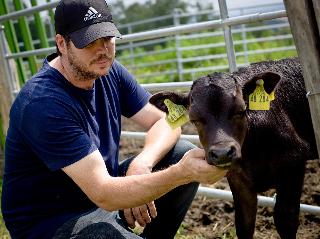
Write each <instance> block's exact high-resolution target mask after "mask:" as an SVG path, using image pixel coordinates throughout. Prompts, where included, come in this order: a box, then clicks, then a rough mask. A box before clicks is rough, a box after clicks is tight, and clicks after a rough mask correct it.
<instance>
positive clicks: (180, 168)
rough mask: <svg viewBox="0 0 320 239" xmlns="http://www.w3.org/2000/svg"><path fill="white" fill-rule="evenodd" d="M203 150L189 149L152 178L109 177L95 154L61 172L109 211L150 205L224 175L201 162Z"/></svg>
mask: <svg viewBox="0 0 320 239" xmlns="http://www.w3.org/2000/svg"><path fill="white" fill-rule="evenodd" d="M204 156H205V153H204V150H202V149H192V150H190V151H189V152H188V153H186V154H185V155H184V157H183V158H182V160H181V161H180V162H179V163H177V164H176V165H173V166H171V167H169V168H167V169H165V170H162V171H158V172H155V173H152V174H143V175H132V176H127V177H111V176H110V175H109V174H108V170H107V168H106V166H105V163H104V161H103V158H102V156H101V154H100V152H99V151H98V150H96V151H94V152H93V153H91V154H89V155H88V156H86V157H84V158H83V159H81V160H79V161H77V162H75V163H73V164H71V165H69V166H67V167H65V168H63V169H62V170H63V171H64V172H65V173H66V174H67V175H68V176H70V177H71V178H72V180H73V181H74V182H75V183H76V184H77V185H78V186H79V187H80V188H81V189H82V191H83V192H84V193H85V194H86V195H87V196H88V197H89V198H90V199H91V200H92V201H93V202H94V203H95V204H96V205H97V206H98V207H101V208H103V209H105V210H108V211H113V210H119V209H124V208H132V207H136V206H139V205H143V204H145V203H148V202H151V201H153V200H155V199H157V198H159V197H161V196H162V195H164V194H165V193H167V192H169V191H170V190H172V189H174V188H175V187H177V186H180V185H183V184H186V183H189V182H193V181H198V182H202V183H214V182H216V181H218V180H219V179H221V178H222V177H224V176H225V174H226V171H225V170H221V169H218V168H215V167H213V166H211V165H209V164H207V163H206V161H205V160H204Z"/></svg>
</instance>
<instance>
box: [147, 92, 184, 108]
mask: <svg viewBox="0 0 320 239" xmlns="http://www.w3.org/2000/svg"><path fill="white" fill-rule="evenodd" d="M165 99H169V100H171V101H172V102H173V103H175V104H177V105H183V106H184V107H185V108H186V109H187V108H188V106H189V96H188V94H183V93H175V92H171V91H162V92H159V93H156V94H154V95H152V96H151V98H150V99H149V102H150V103H151V104H153V105H155V106H156V107H157V108H158V109H160V110H162V111H164V112H166V113H168V109H167V106H166V105H165V104H164V100H165Z"/></svg>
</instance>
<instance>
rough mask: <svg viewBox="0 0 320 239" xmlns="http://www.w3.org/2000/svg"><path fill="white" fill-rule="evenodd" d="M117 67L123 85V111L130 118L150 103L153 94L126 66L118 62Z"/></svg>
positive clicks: (121, 92)
mask: <svg viewBox="0 0 320 239" xmlns="http://www.w3.org/2000/svg"><path fill="white" fill-rule="evenodd" d="M116 67H117V71H118V75H119V77H120V85H121V87H120V100H121V113H122V115H123V116H125V117H127V118H130V117H131V116H133V115H134V114H136V113H137V112H138V111H139V110H141V109H142V108H143V107H144V106H145V105H146V104H147V103H148V101H149V98H150V96H151V94H150V93H149V92H148V91H146V90H145V89H144V88H143V87H142V86H141V85H139V84H138V82H137V81H136V79H135V78H134V76H133V75H132V74H130V72H129V71H128V70H127V69H126V68H125V67H124V66H122V65H121V64H120V63H118V62H116Z"/></svg>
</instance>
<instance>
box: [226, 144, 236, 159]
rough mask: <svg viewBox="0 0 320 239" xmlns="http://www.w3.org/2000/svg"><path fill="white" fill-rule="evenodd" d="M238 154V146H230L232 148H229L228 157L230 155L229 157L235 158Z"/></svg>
mask: <svg viewBox="0 0 320 239" xmlns="http://www.w3.org/2000/svg"><path fill="white" fill-rule="evenodd" d="M236 155H237V150H236V147H234V146H231V147H230V150H229V151H228V153H227V157H228V158H229V159H234V158H235V157H236Z"/></svg>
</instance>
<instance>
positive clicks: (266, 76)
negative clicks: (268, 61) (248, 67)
mask: <svg viewBox="0 0 320 239" xmlns="http://www.w3.org/2000/svg"><path fill="white" fill-rule="evenodd" d="M259 79H262V80H263V81H264V84H263V87H264V90H265V91H266V92H267V93H268V94H270V93H271V92H272V91H274V89H275V88H276V86H277V85H278V83H279V81H280V80H281V76H280V75H279V74H277V73H274V72H263V73H261V74H259V75H256V76H254V77H253V78H252V79H251V80H249V81H248V82H246V83H245V84H244V86H243V89H242V92H243V97H244V98H248V97H249V95H250V94H251V93H252V92H253V91H254V90H255V88H256V87H257V84H256V82H257V81H258V80H259Z"/></svg>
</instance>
